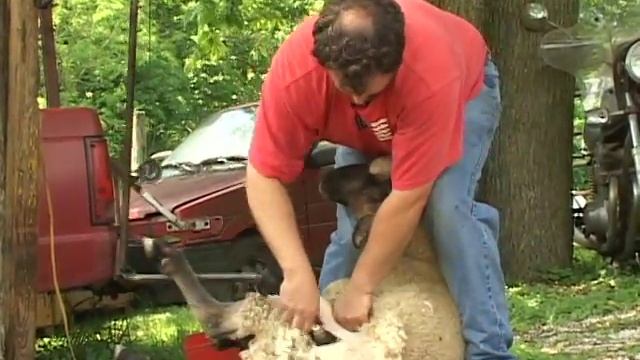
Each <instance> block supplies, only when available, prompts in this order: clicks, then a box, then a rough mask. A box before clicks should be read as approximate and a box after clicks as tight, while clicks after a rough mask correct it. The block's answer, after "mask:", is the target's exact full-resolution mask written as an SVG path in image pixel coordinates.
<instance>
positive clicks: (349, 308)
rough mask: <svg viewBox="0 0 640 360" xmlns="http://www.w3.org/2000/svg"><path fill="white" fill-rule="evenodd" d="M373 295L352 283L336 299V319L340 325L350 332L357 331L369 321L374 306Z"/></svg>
mask: <svg viewBox="0 0 640 360" xmlns="http://www.w3.org/2000/svg"><path fill="white" fill-rule="evenodd" d="M372 301H373V300H372V296H371V294H369V293H367V292H365V291H362V290H361V289H359V288H358V287H356V286H354V284H353V283H350V284H349V285H348V286H347V288H346V289H345V291H344V293H342V294H340V296H339V297H338V298H337V299H336V302H335V304H334V310H333V311H334V317H335V319H336V321H337V322H338V324H340V325H341V326H342V327H344V328H345V329H347V330H349V331H357V330H358V329H359V328H360V327H361V326H362V325H363V324H364V323H366V322H368V321H369V314H370V312H371V305H372Z"/></svg>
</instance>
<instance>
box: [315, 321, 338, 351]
mask: <svg viewBox="0 0 640 360" xmlns="http://www.w3.org/2000/svg"><path fill="white" fill-rule="evenodd" d="M309 335H310V336H311V340H313V343H314V344H316V345H317V346H322V345H327V344H332V343H334V342H336V341H338V338H337V337H336V336H335V335H333V334H332V333H330V332H329V331H327V330H325V329H323V328H322V327H321V326H319V325H318V326H314V327H313V328H312V329H311V332H310V334H309Z"/></svg>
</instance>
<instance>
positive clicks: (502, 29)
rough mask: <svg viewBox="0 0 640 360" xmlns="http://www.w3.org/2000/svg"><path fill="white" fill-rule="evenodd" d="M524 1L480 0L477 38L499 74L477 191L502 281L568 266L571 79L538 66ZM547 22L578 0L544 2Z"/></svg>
mask: <svg viewBox="0 0 640 360" xmlns="http://www.w3.org/2000/svg"><path fill="white" fill-rule="evenodd" d="M527 2H529V1H527V0H511V1H491V0H488V1H487V2H486V8H485V11H486V18H485V22H484V24H485V26H484V33H485V34H486V36H487V38H488V39H489V42H490V46H491V48H492V51H493V54H494V57H495V60H496V63H497V65H498V67H499V69H500V71H501V75H502V98H503V105H504V108H503V113H502V120H501V125H500V128H499V130H498V134H497V137H496V139H495V142H494V146H493V150H492V156H490V158H489V160H488V162H487V166H486V168H485V176H484V183H483V184H482V186H481V193H482V194H483V197H484V198H485V199H487V201H488V202H489V203H492V204H493V205H495V206H496V207H497V208H498V209H499V210H500V213H501V217H502V222H501V223H502V227H501V237H500V248H501V254H502V261H503V267H504V270H505V273H506V274H507V278H508V280H509V281H515V280H529V279H533V278H535V277H536V275H537V273H538V271H540V270H544V269H548V268H550V267H566V266H569V265H570V264H571V258H572V253H573V247H572V231H573V226H572V220H571V188H572V171H571V162H572V159H571V155H572V151H573V150H572V133H573V94H574V84H575V81H574V79H573V78H572V77H571V76H569V75H567V74H565V73H562V72H559V71H556V70H554V69H551V68H550V67H548V66H545V65H544V64H543V61H542V60H541V58H540V57H539V56H538V53H537V52H538V47H539V44H540V40H541V37H542V34H539V33H533V32H529V31H527V30H526V29H525V28H524V27H523V26H522V24H521V23H520V13H521V11H522V9H523V7H524V6H525V4H526V3H527ZM543 3H544V4H545V5H546V6H547V7H548V10H549V14H550V17H551V19H552V20H553V21H554V22H556V23H559V24H560V25H564V26H567V25H570V24H573V23H575V21H576V20H577V16H578V10H579V4H578V0H546V1H543Z"/></svg>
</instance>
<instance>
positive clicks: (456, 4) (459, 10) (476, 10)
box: [428, 0, 495, 28]
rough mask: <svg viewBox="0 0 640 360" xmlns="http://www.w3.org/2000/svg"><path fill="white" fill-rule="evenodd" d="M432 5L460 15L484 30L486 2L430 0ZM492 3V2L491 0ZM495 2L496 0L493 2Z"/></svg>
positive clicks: (473, 0)
mask: <svg viewBox="0 0 640 360" xmlns="http://www.w3.org/2000/svg"><path fill="white" fill-rule="evenodd" d="M428 1H429V2H430V3H432V4H434V5H436V6H438V7H440V8H443V9H445V10H447V11H451V12H453V13H454V14H458V15H460V16H462V17H463V18H465V19H467V20H468V21H470V22H471V23H473V24H474V25H475V26H477V27H478V28H482V26H483V23H484V18H485V12H484V8H485V1H484V0H428ZM489 1H492V0H489ZM493 1H495V0H493Z"/></svg>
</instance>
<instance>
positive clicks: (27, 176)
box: [0, 0, 40, 360]
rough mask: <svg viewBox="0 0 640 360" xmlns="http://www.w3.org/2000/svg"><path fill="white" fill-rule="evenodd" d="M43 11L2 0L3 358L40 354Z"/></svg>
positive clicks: (0, 342)
mask: <svg viewBox="0 0 640 360" xmlns="http://www.w3.org/2000/svg"><path fill="white" fill-rule="evenodd" d="M37 93H38V11H37V8H36V7H35V5H34V1H25V0H0V210H1V211H2V212H1V213H0V215H1V216H0V284H1V285H0V286H2V289H1V290H0V313H1V314H3V317H1V318H0V319H1V321H2V324H0V325H1V326H0V329H2V330H0V336H4V338H3V339H0V350H1V352H0V358H3V359H6V360H13V359H34V358H35V346H34V341H35V303H36V294H35V280H36V278H35V277H36V266H37V253H36V245H37V240H38V228H37V216H38V197H37V193H38V190H39V189H40V186H39V185H40V157H39V151H40V113H39V109H38V104H37Z"/></svg>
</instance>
